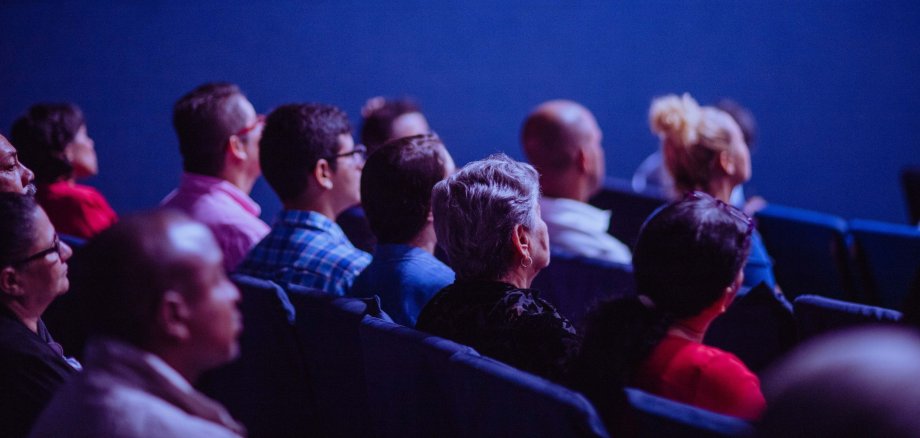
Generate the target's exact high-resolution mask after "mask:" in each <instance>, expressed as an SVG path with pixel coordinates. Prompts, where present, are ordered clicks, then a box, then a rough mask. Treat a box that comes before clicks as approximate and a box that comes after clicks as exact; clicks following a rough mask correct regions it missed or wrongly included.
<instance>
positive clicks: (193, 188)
mask: <svg viewBox="0 0 920 438" xmlns="http://www.w3.org/2000/svg"><path fill="white" fill-rule="evenodd" d="M179 187H180V189H181V190H182V191H188V192H197V193H207V192H220V193H223V194H225V195H227V196H229V197H230V198H231V199H233V200H234V201H236V202H237V203H238V204H240V206H241V207H243V209H245V210H246V211H248V212H250V213H252V215H253V216H259V214H261V213H262V208H261V207H259V204H257V203H256V201H253V200H252V198H250V197H249V195H247V194H246V193H243V191H242V190H240V189H239V187H237V186H235V185H233V184H231V183H230V181H227V180H225V179H221V178H217V177H213V176H207V175H201V174H198V173H191V172H184V173H183V174H182V179H181V181H180V182H179Z"/></svg>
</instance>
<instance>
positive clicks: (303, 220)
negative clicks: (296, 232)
mask: <svg viewBox="0 0 920 438" xmlns="http://www.w3.org/2000/svg"><path fill="white" fill-rule="evenodd" d="M275 225H285V226H288V227H295V228H310V229H314V230H319V231H322V232H326V233H329V234H332V235H333V236H334V237H336V238H339V239H345V240H346V241H347V240H348V238H346V237H345V232H343V231H342V228H340V227H339V225H338V224H337V223H335V222H334V221H332V220H331V219H329V218H328V217H326V216H324V215H322V214H321V213H317V212H315V211H311V210H287V209H285V210H281V212H279V213H278V217H277V218H275Z"/></svg>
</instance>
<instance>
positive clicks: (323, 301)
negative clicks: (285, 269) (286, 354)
mask: <svg viewBox="0 0 920 438" xmlns="http://www.w3.org/2000/svg"><path fill="white" fill-rule="evenodd" d="M285 289H286V290H287V292H288V296H289V297H290V300H291V303H292V304H293V307H294V309H295V310H296V312H297V321H296V324H295V326H296V329H297V330H296V331H297V334H298V336H299V339H300V341H301V345H302V347H303V351H304V358H305V360H306V362H307V369H308V372H309V376H310V383H311V386H312V388H313V396H314V400H313V401H314V405H313V409H314V411H315V413H316V416H317V418H318V420H319V422H320V425H321V428H322V430H321V433H320V435H321V436H349V437H351V436H366V435H368V434H369V421H368V415H369V413H368V409H367V390H366V388H365V377H364V361H363V356H362V352H361V337H360V333H359V328H360V326H361V322H362V320H363V319H365V318H371V317H370V316H366V315H365V311H366V309H367V305H366V304H365V303H364V302H362V301H360V300H356V299H352V298H344V297H338V296H334V295H330V294H328V293H325V292H323V291H319V290H314V289H307V288H303V287H300V286H294V285H286V286H285Z"/></svg>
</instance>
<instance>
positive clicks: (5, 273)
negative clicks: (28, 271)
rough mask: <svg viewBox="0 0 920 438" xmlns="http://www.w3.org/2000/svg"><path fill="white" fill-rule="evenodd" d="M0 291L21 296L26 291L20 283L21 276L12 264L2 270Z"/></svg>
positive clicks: (0, 271)
mask: <svg viewBox="0 0 920 438" xmlns="http://www.w3.org/2000/svg"><path fill="white" fill-rule="evenodd" d="M0 291H3V293H5V294H7V295H10V296H14V297H15V296H21V295H23V294H24V293H25V291H24V290H23V289H22V287H21V286H20V284H19V277H18V275H17V274H16V270H15V269H13V267H12V266H7V267H5V268H3V269H2V270H0Z"/></svg>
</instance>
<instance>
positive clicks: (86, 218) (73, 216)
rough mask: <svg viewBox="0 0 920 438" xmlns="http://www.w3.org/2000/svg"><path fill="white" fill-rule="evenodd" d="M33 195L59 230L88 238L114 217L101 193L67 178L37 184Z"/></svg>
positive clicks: (62, 232) (107, 225)
mask: <svg viewBox="0 0 920 438" xmlns="http://www.w3.org/2000/svg"><path fill="white" fill-rule="evenodd" d="M36 199H37V200H38V203H39V204H40V205H41V206H42V208H44V209H45V212H47V213H48V217H49V218H50V219H51V224H52V225H54V228H55V230H57V232H58V233H60V234H68V235H71V236H75V237H79V238H82V239H89V238H90V237H93V236H95V235H96V234H98V233H99V232H100V231H102V230H104V229H106V228H108V227H109V226H111V225H112V224H114V223H115V222H116V221H117V220H118V216H117V215H116V214H115V211H114V210H112V207H110V206H109V203H108V202H106V200H105V198H103V197H102V194H101V193H99V192H98V191H97V190H96V189H94V188H92V187H90V186H84V185H79V184H74V183H71V182H68V181H58V182H56V183H52V184H47V185H41V186H39V187H38V194H37V195H36Z"/></svg>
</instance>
